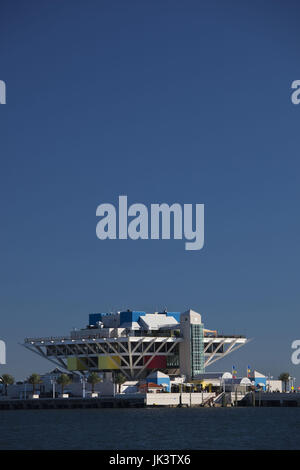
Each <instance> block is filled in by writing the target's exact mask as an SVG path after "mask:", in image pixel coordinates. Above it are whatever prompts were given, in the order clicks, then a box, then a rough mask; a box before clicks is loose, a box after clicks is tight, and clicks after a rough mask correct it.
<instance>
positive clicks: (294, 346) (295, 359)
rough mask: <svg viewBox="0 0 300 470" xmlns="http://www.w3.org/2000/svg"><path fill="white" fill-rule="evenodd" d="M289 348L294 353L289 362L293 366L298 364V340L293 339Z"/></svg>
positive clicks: (299, 360)
mask: <svg viewBox="0 0 300 470" xmlns="http://www.w3.org/2000/svg"><path fill="white" fill-rule="evenodd" d="M291 348H292V349H294V350H295V351H294V352H293V353H292V356H291V361H292V363H293V364H294V365H295V366H298V365H299V364H300V339H295V340H294V341H293V342H292V345H291Z"/></svg>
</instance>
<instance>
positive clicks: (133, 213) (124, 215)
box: [96, 196, 204, 250]
mask: <svg viewBox="0 0 300 470" xmlns="http://www.w3.org/2000/svg"><path fill="white" fill-rule="evenodd" d="M194 215H195V220H194ZM96 216H98V217H101V219H100V220H99V222H98V223H97V226H96V235H97V237H98V238H99V239H100V240H106V239H110V240H116V239H119V240H127V239H128V238H130V239H131V240H138V239H141V240H148V239H151V240H159V239H162V240H170V239H171V238H172V237H173V239H174V240H182V239H185V240H187V241H186V243H185V249H186V250H201V248H203V245H204V204H195V205H194V208H193V204H183V206H182V205H181V204H179V203H174V204H172V205H170V206H169V205H168V204H166V203H162V204H150V208H149V209H148V208H147V206H145V205H144V204H140V203H135V204H131V205H130V206H129V207H128V203H127V196H119V207H118V209H116V207H115V206H114V205H113V204H108V203H104V204H100V205H99V206H98V207H97V210H96ZM171 221H173V224H172V225H173V227H172V231H171Z"/></svg>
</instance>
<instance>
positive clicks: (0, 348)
mask: <svg viewBox="0 0 300 470" xmlns="http://www.w3.org/2000/svg"><path fill="white" fill-rule="evenodd" d="M0 364H6V346H5V342H4V341H2V339H0Z"/></svg>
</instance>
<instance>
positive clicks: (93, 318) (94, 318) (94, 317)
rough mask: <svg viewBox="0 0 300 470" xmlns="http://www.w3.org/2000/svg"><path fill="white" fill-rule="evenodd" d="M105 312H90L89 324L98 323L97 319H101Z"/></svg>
mask: <svg viewBox="0 0 300 470" xmlns="http://www.w3.org/2000/svg"><path fill="white" fill-rule="evenodd" d="M102 315H103V313H90V314H89V325H96V323H97V321H101V319H102Z"/></svg>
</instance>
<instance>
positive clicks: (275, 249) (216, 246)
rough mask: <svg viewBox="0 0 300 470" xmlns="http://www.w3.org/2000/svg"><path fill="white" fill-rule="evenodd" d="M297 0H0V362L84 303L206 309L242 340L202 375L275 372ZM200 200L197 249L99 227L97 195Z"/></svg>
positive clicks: (11, 363)
mask: <svg viewBox="0 0 300 470" xmlns="http://www.w3.org/2000/svg"><path fill="white" fill-rule="evenodd" d="M299 13H300V7H299V2H297V1H289V0H288V1H263V2H262V1H240V0H236V1H230V0H228V1H226V2H225V1H223V0H219V1H211V0H207V1H199V0H197V1H191V0H186V1H178V0H172V1H166V0H152V1H138V0H136V1H130V0H126V1H124V0H118V1H116V0H109V1H101V0H98V1H93V0H90V1H83V0H81V1H74V0H72V1H69V0H63V1H61V0H60V1H58V0H54V1H53V0H51V1H50V0H48V1H32V0H29V1H27V2H24V1H3V2H2V3H1V15H0V56H1V68H0V79H2V80H5V82H6V84H7V104H6V105H1V106H0V120H1V127H0V129H1V147H0V155H1V171H0V191H1V199H0V204H1V231H0V250H1V251H0V255H1V256H0V289H1V294H0V315H1V328H0V337H1V338H2V339H4V340H5V341H6V343H7V362H8V364H7V365H6V366H1V369H0V371H2V372H4V371H5V372H10V373H12V374H13V375H15V377H16V378H23V377H26V376H27V375H29V374H30V373H32V372H44V371H46V370H49V369H50V368H51V367H52V366H51V363H48V362H47V361H46V362H45V361H44V360H42V359H40V358H38V357H37V356H36V357H35V356H34V355H33V354H32V353H30V352H29V351H26V350H25V349H24V348H22V347H21V346H20V345H19V344H18V343H20V342H22V341H23V339H24V337H27V336H42V335H45V336H48V335H61V334H66V333H68V332H69V330H70V329H71V328H72V327H77V328H80V327H82V326H84V325H85V324H86V323H87V318H88V314H89V313H90V312H97V311H106V310H109V311H110V310H115V309H122V308H132V309H137V310H146V311H150V312H151V311H154V310H158V309H161V308H163V307H165V306H167V308H168V310H170V311H171V310H176V311H184V310H186V309H187V308H193V309H195V310H197V311H199V312H200V313H202V315H203V321H204V324H205V326H206V327H207V328H213V329H215V328H216V329H218V330H220V331H222V332H224V333H242V334H246V335H247V336H248V337H250V338H254V339H253V341H252V342H251V343H250V344H249V345H248V346H246V347H245V348H242V349H241V350H240V351H239V352H237V353H236V354H234V355H232V356H229V357H228V359H226V360H224V361H223V363H222V362H219V363H217V365H216V367H214V368H213V369H212V370H216V369H218V370H220V369H223V370H224V369H225V370H226V369H230V368H231V366H232V364H234V365H235V366H236V368H237V369H238V371H239V372H240V373H242V372H244V371H245V369H246V367H247V365H248V364H249V365H251V366H252V367H255V368H256V369H258V370H259V371H261V372H265V373H268V372H270V373H271V374H272V375H274V376H277V375H278V374H279V373H280V372H282V371H285V370H287V371H289V372H290V373H291V374H292V375H294V376H296V377H298V384H299V385H300V366H298V367H296V366H292V364H291V361H290V356H291V348H290V345H291V342H292V341H293V340H294V339H298V338H299V337H300V320H299V239H300V236H299V235H300V234H299V231H300V224H299V196H300V190H299V171H300V163H299V123H300V105H299V106H295V105H293V104H292V103H291V100H290V94H291V90H290V86H291V83H292V81H293V80H296V79H300V61H299V52H300V49H299V43H300V42H299V39H300V37H299V36H300V32H299ZM120 194H127V195H128V198H129V203H133V202H141V203H145V204H147V205H148V204H151V203H159V202H166V203H169V204H171V203H173V202H179V203H181V204H183V203H193V204H195V203H204V204H205V211H206V212H205V224H206V227H205V247H204V248H203V250H201V251H198V252H195V251H185V250H184V242H183V241H174V240H173V241H156V240H153V241H152V240H149V241H144V240H139V241H132V240H127V241H124V240H120V241H119V240H117V241H113V240H111V241H100V240H98V239H97V238H96V233H95V228H96V222H97V219H96V215H95V213H96V207H97V206H98V205H99V204H100V203H102V202H111V203H115V204H116V203H117V198H118V196H119V195H120Z"/></svg>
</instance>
